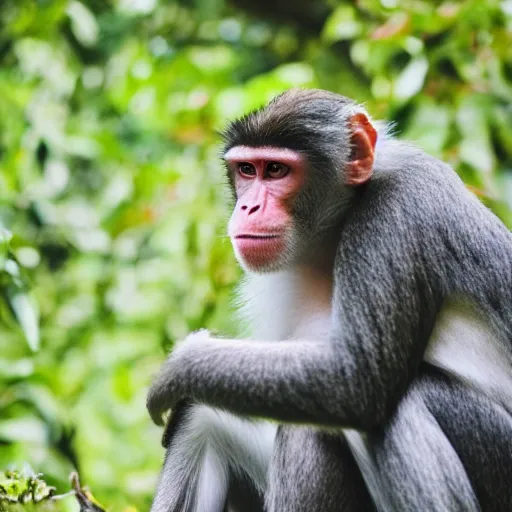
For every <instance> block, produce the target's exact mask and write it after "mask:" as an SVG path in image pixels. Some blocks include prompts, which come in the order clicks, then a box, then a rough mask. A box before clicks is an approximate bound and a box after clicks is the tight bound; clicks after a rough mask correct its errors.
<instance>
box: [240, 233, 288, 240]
mask: <svg viewBox="0 0 512 512" xmlns="http://www.w3.org/2000/svg"><path fill="white" fill-rule="evenodd" d="M235 238H236V239H237V240H272V239H275V238H281V235H278V234H268V235H249V234H245V235H237V236H235Z"/></svg>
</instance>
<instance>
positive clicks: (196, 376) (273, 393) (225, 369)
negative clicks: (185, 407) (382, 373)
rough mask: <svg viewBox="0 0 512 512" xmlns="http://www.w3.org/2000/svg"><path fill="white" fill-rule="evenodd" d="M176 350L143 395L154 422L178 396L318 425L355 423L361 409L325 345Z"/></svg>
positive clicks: (218, 342) (220, 342)
mask: <svg viewBox="0 0 512 512" xmlns="http://www.w3.org/2000/svg"><path fill="white" fill-rule="evenodd" d="M194 345H195V346H194ZM183 348H184V349H185V350H183ZM183 348H181V349H180V348H178V349H177V351H176V353H175V354H173V355H171V357H170V358H169V359H168V361H167V362H166V363H165V364H164V366H163V369H162V370H161V372H160V374H159V376H158V377H157V379H156V380H155V382H154V384H153V386H152V388H151V390H150V393H149V397H148V409H149V411H150V413H151V415H152V417H153V419H154V420H155V421H158V419H159V417H160V415H161V413H162V412H164V411H165V410H166V409H168V408H170V407H173V406H174V403H175V402H176V400H179V399H180V398H182V397H185V396H186V397H190V398H191V399H192V400H194V401H196V402H202V403H206V404H208V405H212V406H216V407H219V408H224V409H227V410H229V411H232V412H234V413H238V414H243V415H249V416H260V417H268V418H273V419H275V420H278V421H289V422H301V423H315V424H325V425H339V426H344V425H345V424H350V425H354V424H356V425H357V424H358V423H359V417H358V416H359V415H360V413H361V411H362V410H364V407H362V405H361V399H359V400H357V401H356V400H353V399H352V398H351V397H356V396H358V394H359V395H360V393H359V392H358V393H355V392H353V390H352V389H351V385H350V378H347V377H348V376H347V375H344V373H342V370H341V368H340V367H339V366H338V365H336V364H335V363H334V361H337V360H339V356H338V357H335V356H334V354H333V353H332V347H331V346H330V345H329V344H327V343H321V342H309V341H280V342H258V341H248V340H225V339H212V338H210V339H209V340H207V341H202V342H201V343H197V344H196V343H194V342H193V343H192V344H190V345H187V343H185V347H183ZM349 366H350V365H349ZM340 388H346V391H341V392H340ZM340 396H344V397H345V400H340Z"/></svg>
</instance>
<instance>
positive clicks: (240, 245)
mask: <svg viewBox="0 0 512 512" xmlns="http://www.w3.org/2000/svg"><path fill="white" fill-rule="evenodd" d="M233 245H234V249H235V254H236V256H237V258H238V260H239V261H240V263H241V264H242V265H243V266H244V267H245V268H246V269H247V270H251V271H253V272H264V271H268V270H274V269H275V268H276V266H278V265H279V262H280V261H282V260H283V256H284V253H285V251H286V243H285V238H284V237H282V236H279V237H272V238H241V239H236V240H234V244H233Z"/></svg>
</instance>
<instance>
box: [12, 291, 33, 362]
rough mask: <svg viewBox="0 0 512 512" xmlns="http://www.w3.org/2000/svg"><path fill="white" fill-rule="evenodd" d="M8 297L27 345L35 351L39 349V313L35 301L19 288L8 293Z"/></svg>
mask: <svg viewBox="0 0 512 512" xmlns="http://www.w3.org/2000/svg"><path fill="white" fill-rule="evenodd" d="M8 298H9V303H10V305H11V308H12V310H13V313H14V316H15V317H16V320H17V321H18V323H19V325H20V327H21V330H22V331H23V334H24V335H25V339H26V340H27V343H28V346H29V347H30V349H31V350H32V351H34V352H36V351H37V350H39V313H38V311H37V307H36V305H35V303H34V302H33V301H32V300H31V299H30V297H29V296H28V295H27V294H26V293H24V292H22V291H21V290H16V291H14V292H13V293H12V294H8Z"/></svg>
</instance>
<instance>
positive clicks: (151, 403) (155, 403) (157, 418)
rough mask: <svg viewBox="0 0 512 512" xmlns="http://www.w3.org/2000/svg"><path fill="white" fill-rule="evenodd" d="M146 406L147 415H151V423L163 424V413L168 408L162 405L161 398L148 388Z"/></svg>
mask: <svg viewBox="0 0 512 512" xmlns="http://www.w3.org/2000/svg"><path fill="white" fill-rule="evenodd" d="M146 408H147V410H148V412H149V415H150V416H151V419H152V421H153V423H155V424H156V425H159V426H162V425H164V423H165V419H164V417H163V414H164V412H165V411H166V410H167V409H168V407H165V406H163V401H162V399H161V398H160V397H158V395H156V394H155V393H153V392H152V390H150V391H149V393H148V398H147V400H146Z"/></svg>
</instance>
